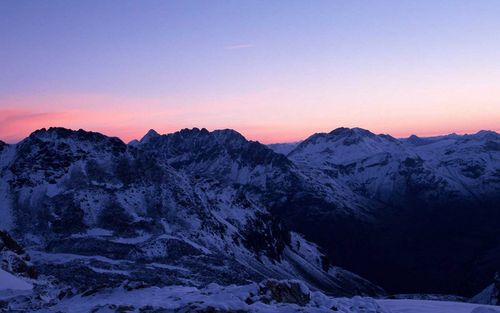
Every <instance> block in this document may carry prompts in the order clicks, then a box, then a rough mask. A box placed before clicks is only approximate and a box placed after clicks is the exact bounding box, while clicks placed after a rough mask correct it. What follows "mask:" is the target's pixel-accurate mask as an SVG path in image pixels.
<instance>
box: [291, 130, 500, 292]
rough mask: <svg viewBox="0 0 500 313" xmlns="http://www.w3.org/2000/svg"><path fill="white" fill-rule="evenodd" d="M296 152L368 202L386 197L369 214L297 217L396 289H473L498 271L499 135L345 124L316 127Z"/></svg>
mask: <svg viewBox="0 0 500 313" xmlns="http://www.w3.org/2000/svg"><path fill="white" fill-rule="evenodd" d="M287 157H288V159H290V160H291V161H292V162H293V163H294V164H295V165H296V166H297V167H298V168H299V169H300V170H301V171H302V172H303V173H305V174H306V175H309V176H315V177H321V180H322V182H323V184H328V183H337V184H340V185H343V186H347V187H348V189H349V190H351V191H352V192H353V193H354V194H356V196H358V197H360V200H359V202H363V199H370V200H372V201H374V202H375V203H377V205H376V206H374V205H371V206H370V209H369V210H368V211H367V214H368V215H371V216H372V217H373V218H372V219H371V222H368V223H364V222H360V221H359V220H357V219H353V218H349V219H343V220H342V222H341V223H339V219H338V218H336V217H333V218H324V217H323V218H322V219H321V220H320V219H316V220H313V221H310V220H308V223H306V224H304V223H302V224H301V226H296V225H297V224H298V223H299V222H301V221H302V219H301V218H300V217H299V218H298V220H291V221H289V222H288V225H292V228H296V227H298V229H300V232H301V233H303V234H305V235H306V237H307V238H312V240H314V241H315V242H317V243H318V244H320V245H321V246H322V247H323V248H325V251H326V252H327V254H328V255H329V256H330V257H331V258H332V259H334V260H336V262H337V264H339V265H341V266H344V267H346V268H347V269H350V270H353V271H355V272H358V273H361V274H362V275H364V276H365V277H368V278H369V279H371V280H372V281H375V282H376V283H378V284H380V285H382V286H384V287H386V288H387V289H388V290H389V291H391V292H398V293H400V292H404V293H415V292H421V291H423V290H425V291H426V292H430V293H453V294H460V295H467V296H471V295H472V294H474V293H475V292H476V291H477V290H479V288H481V286H483V285H484V284H485V283H486V282H487V281H488V279H489V277H491V275H492V274H493V273H494V272H495V271H496V270H498V264H500V254H499V253H498V251H500V250H499V249H498V247H500V245H499V242H500V233H499V230H498V226H497V225H498V223H499V222H500V207H499V206H498V203H500V202H499V201H500V135H499V134H497V133H495V132H491V131H481V132H478V133H477V134H472V135H463V136H459V135H456V134H451V135H447V136H440V137H430V138H419V137H417V136H411V137H409V138H406V139H396V138H393V137H391V136H389V135H376V134H373V133H372V132H370V131H368V130H364V129H360V128H353V129H349V128H339V129H335V130H333V131H332V132H330V133H318V134H314V135H312V136H311V137H309V138H307V139H306V140H304V141H303V142H301V143H300V144H299V145H298V146H296V147H295V148H294V149H293V150H291V151H290V152H289V153H288V154H287ZM304 211H305V210H304ZM303 214H307V212H303ZM300 215H301V214H300V213H299V214H297V216H300ZM284 219H285V220H290V219H289V218H288V217H287V216H284ZM332 225H333V226H332ZM335 229H337V230H338V231H336V230H335ZM332 238H333V240H332ZM409 281H411V283H410V284H409V283H408V282H409Z"/></svg>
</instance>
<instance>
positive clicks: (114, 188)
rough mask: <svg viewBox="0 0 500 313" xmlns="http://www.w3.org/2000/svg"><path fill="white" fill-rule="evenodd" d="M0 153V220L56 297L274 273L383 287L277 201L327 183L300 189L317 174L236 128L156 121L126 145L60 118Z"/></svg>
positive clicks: (370, 289) (336, 289) (342, 290)
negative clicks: (289, 221)
mask: <svg viewBox="0 0 500 313" xmlns="http://www.w3.org/2000/svg"><path fill="white" fill-rule="evenodd" d="M0 160H1V163H0V164H1V169H0V173H1V176H0V178H1V180H0V181H1V186H0V187H1V188H0V191H1V198H0V199H2V201H1V202H0V203H1V207H0V214H1V217H2V225H1V226H2V228H3V229H4V230H6V231H8V232H9V233H10V234H12V235H13V237H14V238H16V240H18V241H19V242H21V243H22V244H23V245H24V246H25V247H26V250H27V253H28V254H29V256H30V257H31V259H30V260H31V261H30V262H31V263H32V264H33V266H34V268H36V271H37V273H38V274H39V275H40V277H42V282H43V284H42V285H48V286H50V290H47V289H44V288H41V287H40V288H35V290H36V291H37V292H38V290H40V289H41V290H42V291H40V292H42V293H49V294H51V295H52V298H51V300H50V301H48V302H49V303H48V304H50V305H53V304H54V303H55V302H57V299H58V298H64V297H65V295H67V294H78V295H90V294H94V293H96V292H100V291H102V290H115V289H116V288H125V289H136V288H146V287H164V286H172V285H182V286H192V287H197V288H204V287H206V286H207V285H208V284H210V283H218V284H221V285H228V284H247V283H249V282H259V281H262V280H264V279H269V278H272V279H300V280H301V281H303V282H305V283H306V284H307V285H308V286H309V287H310V288H313V289H315V290H321V291H323V292H325V293H327V294H331V295H337V296H346V295H381V294H384V291H383V290H382V289H381V288H380V287H378V286H376V285H373V284H371V283H370V282H368V281H366V280H365V279H363V278H361V277H359V276H357V275H355V274H352V273H350V272H348V271H345V270H342V269H340V268H337V267H333V266H332V265H331V264H330V262H329V261H328V258H327V257H326V256H325V255H324V254H323V253H322V252H321V251H320V249H319V248H318V247H317V246H316V245H315V244H313V243H311V242H309V241H307V240H305V239H304V237H303V236H302V235H300V234H298V233H295V232H291V231H289V230H288V229H286V228H285V227H284V226H283V225H282V223H281V222H280V221H279V220H278V219H277V218H276V216H275V215H273V214H272V212H271V210H270V207H271V205H270V203H271V201H273V203H281V202H286V201H290V200H289V199H288V198H289V197H291V196H292V195H294V194H295V190H297V189H298V188H300V189H304V192H305V193H306V194H309V195H315V196H316V197H321V195H320V194H321V192H325V190H326V189H325V188H324V187H321V186H314V187H311V186H309V187H307V188H306V187H304V188H302V186H306V185H307V183H308V181H307V177H305V176H304V175H303V174H302V173H301V172H300V171H298V170H297V168H296V167H295V165H294V164H293V163H292V162H291V161H290V160H288V159H287V158H286V157H285V156H283V155H280V154H276V153H274V152H273V151H272V150H271V149H269V148H267V147H266V146H264V145H262V144H259V143H257V142H250V141H247V140H246V139H245V138H244V137H243V136H241V135H240V134H238V133H237V132H235V131H232V130H222V131H214V132H208V131H207V130H205V129H201V130H200V129H192V130H187V129H186V130H182V131H180V132H177V133H174V134H170V135H158V134H157V133H155V132H154V131H150V132H149V133H148V134H147V135H146V136H145V137H144V138H143V139H142V140H140V141H138V142H133V143H131V144H129V145H126V144H124V143H123V142H122V141H121V140H119V139H117V138H110V137H106V136H104V135H102V134H99V133H93V132H86V131H83V130H79V131H72V130H68V129H63V128H50V129H48V130H46V129H42V130H39V131H36V132H34V133H32V134H31V135H30V136H29V137H28V138H26V139H25V140H23V141H21V142H20V143H18V144H16V145H2V150H1V152H0ZM328 190H330V189H328ZM335 199H336V198H335V197H328V198H327V200H325V201H326V202H332V201H334V200H335ZM344 209H345V210H348V209H349V210H351V208H344ZM3 269H4V270H7V268H3ZM47 281H50V283H49V284H48V283H47ZM31 283H32V284H35V285H37V282H36V281H34V282H31ZM54 290H58V292H59V293H55V291H54ZM60 292H62V293H63V294H64V295H61V293H60ZM33 297H35V298H36V297H39V295H35V296H33ZM47 297H49V296H47ZM25 302H26V301H25ZM27 302H29V301H27ZM37 305H42V304H37ZM42 306H43V305H42Z"/></svg>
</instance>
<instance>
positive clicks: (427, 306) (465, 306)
mask: <svg viewBox="0 0 500 313" xmlns="http://www.w3.org/2000/svg"><path fill="white" fill-rule="evenodd" d="M377 303H378V304H380V306H381V307H382V308H383V309H385V310H386V311H387V312H391V313H497V312H500V308H499V307H498V306H491V305H477V304H472V303H462V302H448V301H427V300H377Z"/></svg>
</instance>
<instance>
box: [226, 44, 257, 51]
mask: <svg viewBox="0 0 500 313" xmlns="http://www.w3.org/2000/svg"><path fill="white" fill-rule="evenodd" d="M248 48H253V45H251V44H239V45H230V46H225V47H224V49H225V50H240V49H248Z"/></svg>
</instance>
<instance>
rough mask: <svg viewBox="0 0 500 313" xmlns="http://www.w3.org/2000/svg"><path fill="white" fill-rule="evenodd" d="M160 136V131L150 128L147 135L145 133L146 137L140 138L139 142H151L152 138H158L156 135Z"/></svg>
mask: <svg viewBox="0 0 500 313" xmlns="http://www.w3.org/2000/svg"><path fill="white" fill-rule="evenodd" d="M158 136H160V134H158V133H157V132H156V130H154V129H150V130H149V131H148V132H147V133H146V135H144V137H142V139H141V140H139V142H141V143H147V142H149V141H150V140H151V139H152V138H156V137H158Z"/></svg>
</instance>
